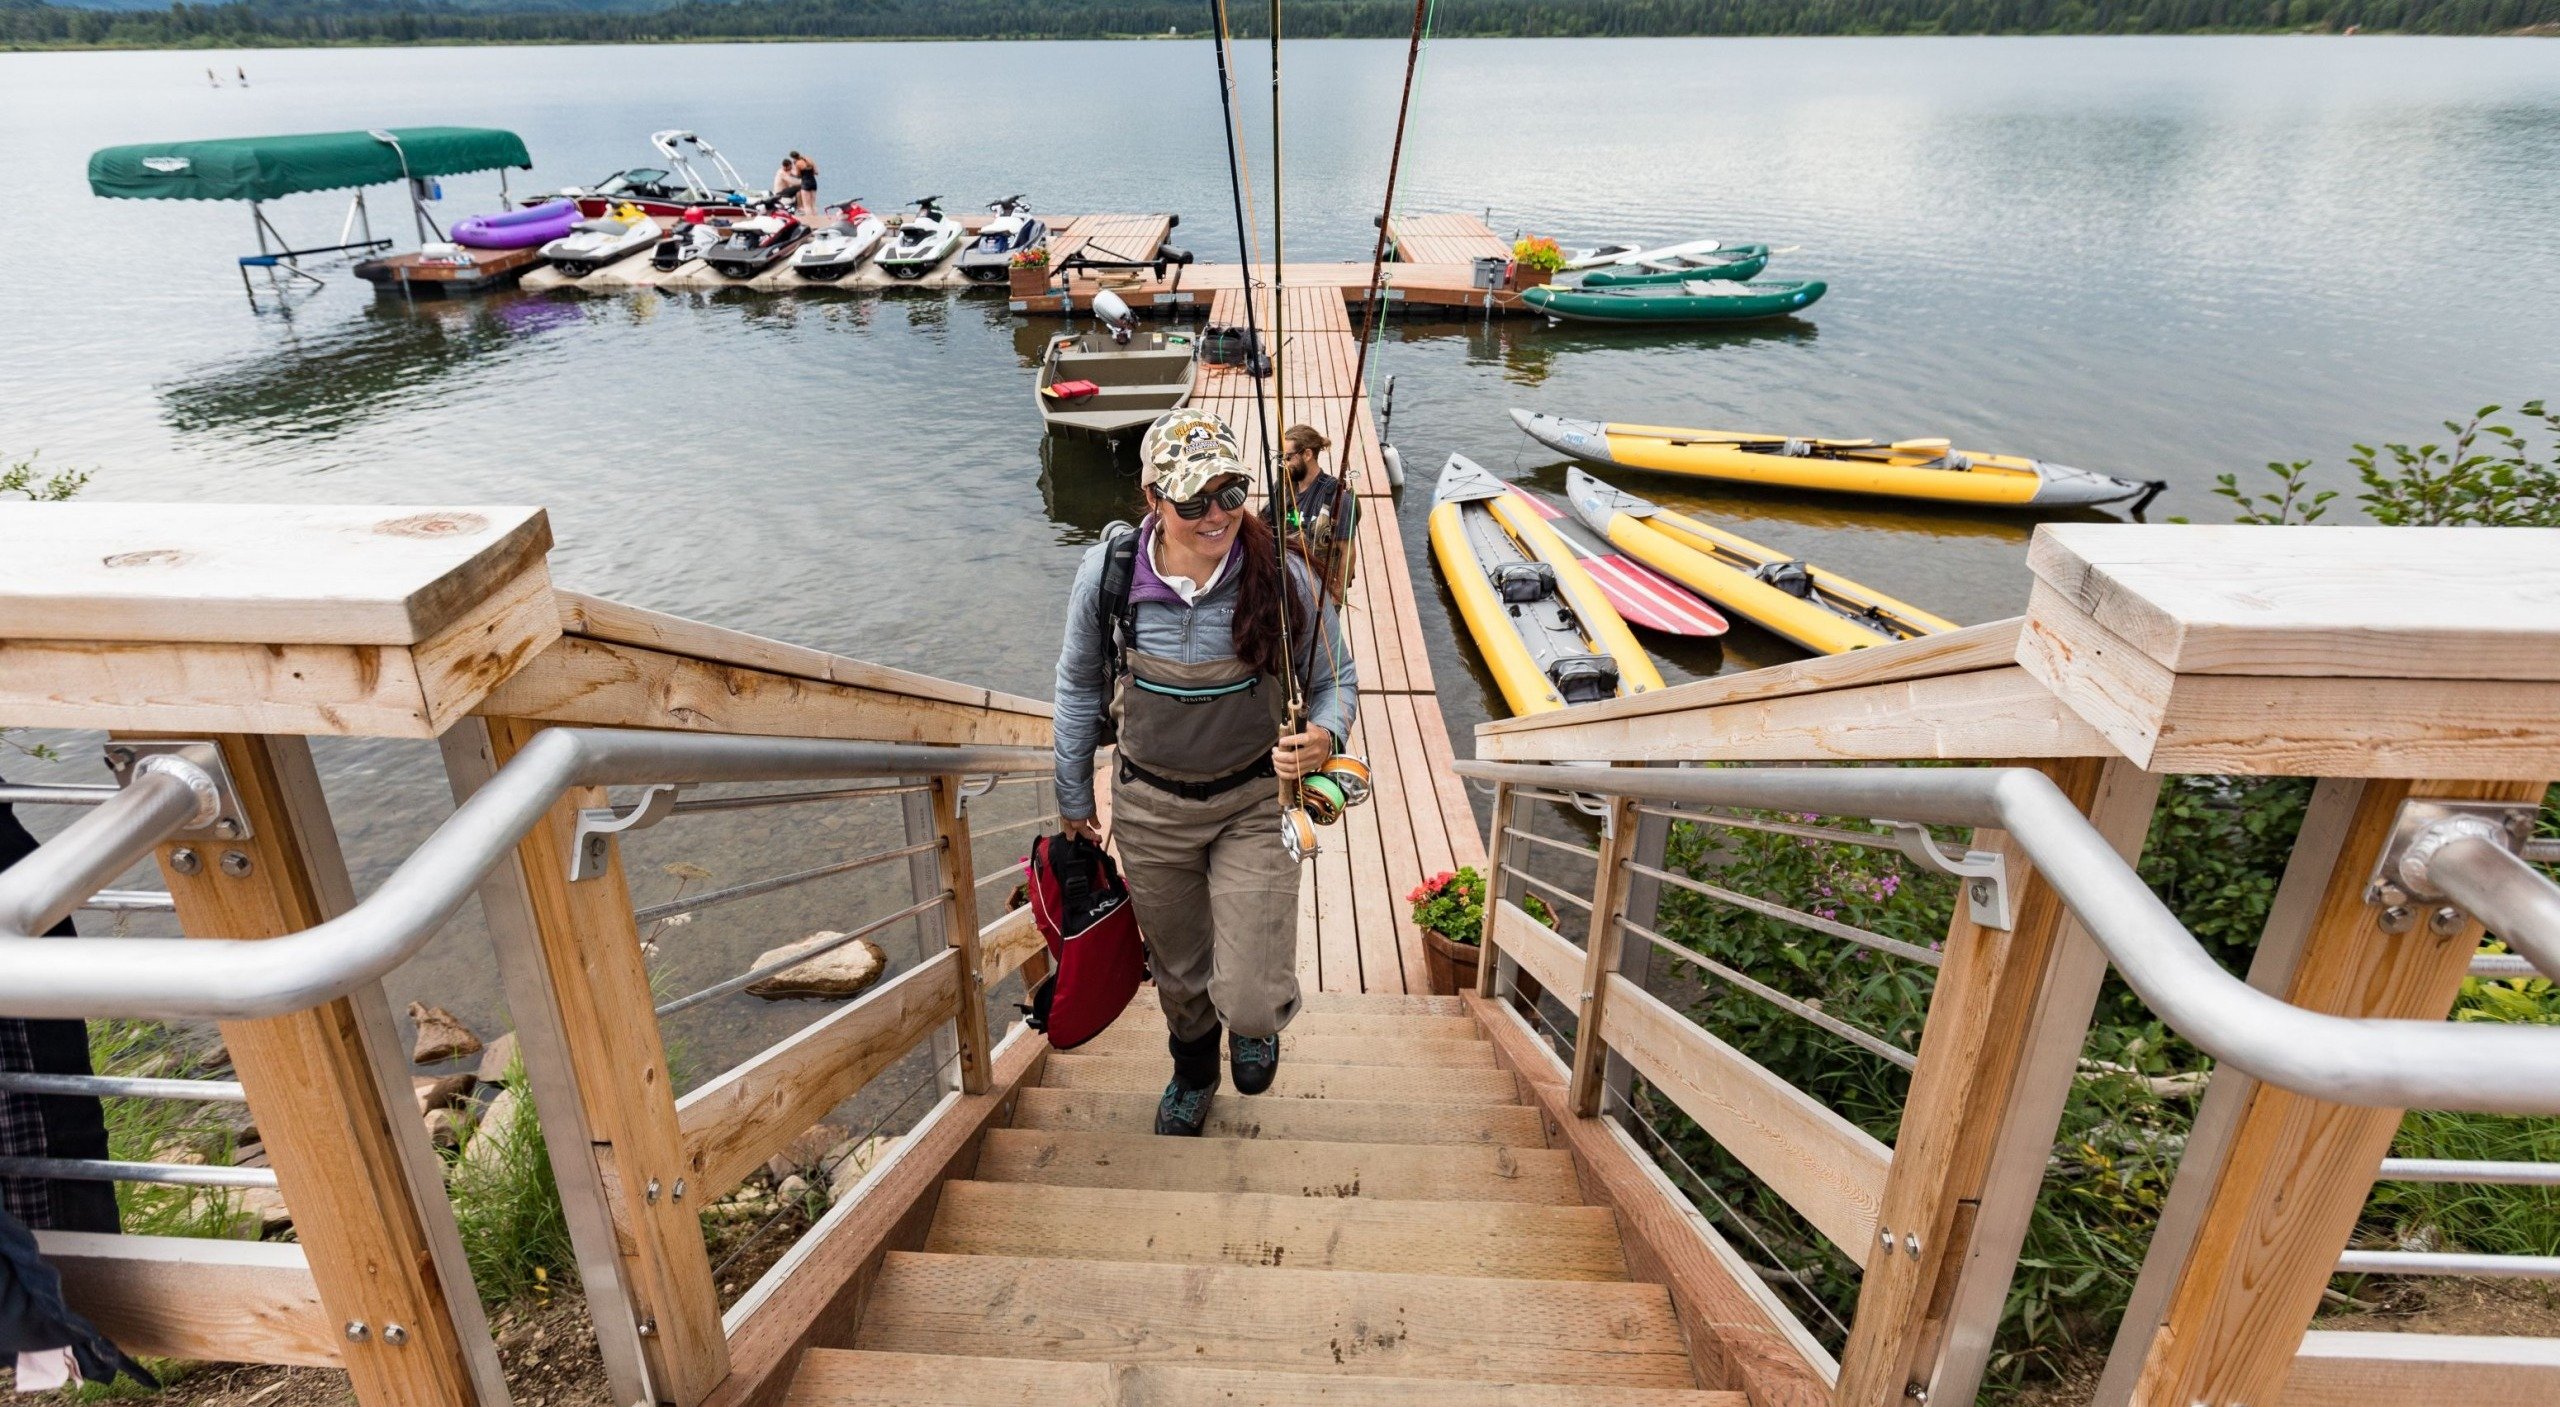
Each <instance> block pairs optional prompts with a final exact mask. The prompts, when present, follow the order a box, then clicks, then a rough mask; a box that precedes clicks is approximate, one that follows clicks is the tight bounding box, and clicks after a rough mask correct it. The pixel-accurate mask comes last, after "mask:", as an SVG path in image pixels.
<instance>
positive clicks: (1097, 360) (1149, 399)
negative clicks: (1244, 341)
mask: <svg viewBox="0 0 2560 1407" xmlns="http://www.w3.org/2000/svg"><path fill="white" fill-rule="evenodd" d="M1093 316H1094V318H1095V321H1096V325H1095V326H1094V327H1093V328H1092V329H1091V330H1089V331H1086V332H1078V333H1062V334H1060V335H1058V336H1056V337H1052V338H1050V339H1049V349H1048V350H1047V351H1046V352H1044V353H1042V354H1041V357H1040V374H1039V377H1038V380H1037V382H1036V390H1035V394H1034V398H1035V399H1036V400H1038V401H1039V402H1040V421H1041V423H1042V424H1043V425H1046V426H1047V427H1048V428H1049V429H1050V430H1051V431H1053V432H1060V431H1063V432H1067V433H1072V434H1079V435H1091V436H1094V437H1097V438H1100V439H1104V440H1113V439H1118V438H1121V437H1124V436H1128V435H1134V434H1137V433H1138V432H1140V431H1142V430H1144V429H1146V428H1147V427H1148V426H1149V425H1152V424H1154V423H1155V420H1156V417H1157V416H1159V415H1162V414H1164V413H1165V412H1166V411H1168V410H1178V409H1180V408H1181V407H1183V406H1186V405H1189V404H1190V403H1191V388H1192V379H1193V377H1194V376H1195V375H1196V374H1197V373H1198V370H1199V362H1198V360H1197V359H1196V358H1195V356H1194V355H1193V353H1194V352H1195V350H1196V349H1197V344H1196V343H1195V342H1193V340H1192V338H1191V335H1190V334H1189V333H1187V332H1164V331H1160V330H1150V331H1146V332H1141V331H1139V330H1138V318H1137V314H1135V313H1132V312H1131V311H1129V305H1128V304H1127V303H1125V302H1122V301H1121V299H1120V295H1118V294H1116V293H1113V292H1112V291H1111V290H1110V289H1107V288H1106V289H1103V290H1101V291H1100V292H1098V293H1096V294H1094V295H1093Z"/></svg>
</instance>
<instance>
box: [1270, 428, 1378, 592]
mask: <svg viewBox="0 0 2560 1407" xmlns="http://www.w3.org/2000/svg"><path fill="white" fill-rule="evenodd" d="M1280 443H1281V445H1282V447H1283V448H1282V450H1281V455H1280V463H1281V467H1283V468H1285V469H1287V470H1288V471H1289V487H1290V489H1291V490H1292V491H1293V499H1292V502H1291V505H1290V514H1289V531H1290V533H1291V534H1292V535H1294V536H1295V537H1296V538H1297V539H1298V541H1299V542H1300V543H1301V544H1302V545H1303V546H1304V547H1305V548H1306V553H1307V560H1308V561H1309V562H1311V563H1313V564H1314V565H1315V569H1316V576H1317V578H1318V579H1319V580H1321V581H1323V582H1324V583H1325V585H1326V586H1327V587H1329V588H1331V589H1332V590H1333V591H1335V592H1336V593H1340V592H1343V591H1347V590H1349V589H1350V586H1351V574H1352V573H1353V572H1354V571H1356V570H1358V561H1357V554H1358V552H1359V541H1358V539H1357V537H1356V536H1355V534H1357V533H1358V532H1359V530H1360V500H1359V498H1358V497H1357V496H1355V495H1354V494H1353V493H1352V492H1351V486H1350V485H1349V484H1346V483H1344V482H1343V481H1342V480H1340V479H1338V478H1335V477H1334V476H1333V475H1331V474H1328V473H1326V472H1325V469H1324V452H1325V451H1326V450H1328V449H1331V448H1333V441H1331V440H1328V439H1326V438H1325V437H1324V432H1323V431H1321V430H1318V429H1317V428H1316V427H1314V426H1313V425H1306V424H1298V425H1292V426H1290V427H1289V428H1288V429H1287V430H1285V431H1282V432H1281V435H1280Z"/></svg>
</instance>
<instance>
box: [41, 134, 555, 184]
mask: <svg viewBox="0 0 2560 1407" xmlns="http://www.w3.org/2000/svg"><path fill="white" fill-rule="evenodd" d="M389 135H390V136H391V137H393V138H394V139H395V140H396V141H397V142H398V146H397V147H396V148H395V147H394V145H393V144H392V143H391V142H386V141H383V140H382V139H381V138H379V137H376V136H374V135H373V134H372V133H370V132H307V133H304V134H302V135H300V136H292V137H231V138H225V139H223V140H220V141H211V142H146V143H143V144H141V145H139V146H127V147H106V148H104V149H102V150H100V151H98V152H96V153H94V154H92V155H91V156H90V158H89V189H90V190H92V191H94V192H96V193H97V194H99V195H102V196H109V197H114V198H119V199H125V200H274V199H276V198H277V197H279V196H287V195H296V194H300V193H301V192H304V191H331V190H345V189H347V188H349V187H352V186H379V185H387V184H389V183H391V182H394V181H399V180H402V179H404V178H406V177H411V176H457V175H461V174H462V173H464V172H467V171H493V170H496V169H498V168H500V167H505V166H518V167H523V168H525V169H526V170H531V169H532V167H533V158H532V157H531V156H530V155H528V154H527V153H526V151H525V149H524V139H523V138H522V137H519V136H517V135H516V134H515V133H513V132H508V131H503V130H501V129H499V128H495V127H394V128H391V129H389Z"/></svg>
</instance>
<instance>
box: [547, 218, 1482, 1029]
mask: <svg viewBox="0 0 2560 1407" xmlns="http://www.w3.org/2000/svg"><path fill="white" fill-rule="evenodd" d="M984 218H985V217H983V216H970V217H964V223H966V224H969V225H970V226H971V227H973V228H974V227H975V226H976V225H978V224H980V223H983V221H984ZM1049 222H1050V225H1051V227H1052V229H1053V231H1054V233H1053V234H1052V235H1051V237H1050V241H1049V248H1050V255H1051V261H1052V263H1053V265H1054V264H1057V263H1062V262H1064V261H1065V260H1066V259H1067V258H1068V257H1069V256H1070V255H1072V254H1075V253H1077V252H1083V253H1086V254H1088V255H1091V256H1092V257H1095V258H1105V259H1120V258H1126V259H1130V260H1133V261H1134V260H1137V259H1143V258H1146V257H1148V256H1151V255H1152V254H1153V253H1154V252H1155V250H1156V248H1157V247H1158V246H1159V245H1161V244H1163V243H1164V242H1165V240H1166V238H1167V237H1168V236H1169V235H1170V234H1171V233H1172V231H1173V228H1174V225H1175V223H1176V222H1175V219H1174V217H1173V216H1171V215H1169V214H1156V215H1127V214H1106V215H1073V216H1053V217H1049ZM1388 234H1389V238H1390V240H1391V241H1392V243H1393V245H1394V249H1395V252H1396V254H1397V258H1396V259H1395V260H1393V261H1391V262H1389V263H1388V265H1387V268H1386V272H1387V295H1386V296H1387V298H1388V299H1389V300H1390V301H1391V302H1404V303H1410V304H1414V305H1417V306H1433V307H1443V308H1451V309H1476V310H1481V309H1482V308H1483V307H1484V306H1485V299H1486V297H1487V296H1488V294H1487V293H1486V291H1485V290H1482V289H1478V288H1475V287H1474V286H1473V279H1474V265H1473V261H1474V260H1475V259H1477V258H1479V257H1483V256H1487V255H1493V254H1500V253H1503V252H1505V250H1506V246H1505V245H1504V244H1503V242H1502V241H1501V240H1500V239H1499V238H1497V237H1496V236H1495V235H1494V233H1493V232H1492V231H1491V230H1490V229H1487V228H1486V227H1485V225H1484V223H1483V222H1482V221H1480V220H1478V219H1476V218H1475V217H1474V216H1472V215H1418V216H1404V217H1399V218H1398V219H1396V220H1395V221H1393V222H1391V224H1390V225H1389V227H1388ZM1282 272H1283V273H1284V274H1285V279H1284V283H1285V285H1286V287H1285V290H1284V292H1283V293H1282V295H1281V298H1280V300H1279V302H1278V304H1277V305H1276V306H1277V310H1278V311H1279V312H1281V313H1283V314H1285V316H1282V317H1279V318H1277V319H1275V318H1274V316H1273V314H1274V311H1275V304H1274V300H1273V297H1272V291H1271V290H1270V289H1268V288H1263V289H1259V290H1256V291H1255V293H1254V295H1253V296H1254V299H1255V307H1254V318H1253V320H1254V322H1255V324H1256V325H1257V326H1259V327H1260V328H1262V329H1263V335H1264V338H1265V341H1266V343H1267V344H1268V345H1271V346H1274V347H1276V349H1277V355H1278V358H1279V373H1280V374H1279V376H1278V377H1277V378H1276V384H1275V381H1273V380H1265V381H1263V382H1261V383H1260V384H1259V385H1257V383H1256V382H1255V381H1254V380H1253V378H1252V377H1250V376H1248V375H1247V374H1246V373H1245V372H1244V370H1243V369H1242V368H1240V367H1220V366H1208V365H1203V366H1202V367H1201V368H1200V373H1199V375H1200V380H1199V389H1198V392H1197V394H1196V396H1195V403H1196V404H1198V405H1200V406H1202V407H1204V408H1206V409H1209V410H1214V411H1216V412H1218V414H1220V415H1221V416H1223V417H1225V418H1226V421H1227V423H1228V424H1230V425H1232V426H1234V427H1235V430H1236V433H1237V434H1238V435H1239V436H1240V437H1241V438H1242V439H1243V441H1244V443H1245V449H1246V457H1247V459H1248V461H1252V462H1258V461H1259V460H1260V458H1261V445H1262V436H1263V434H1264V427H1265V424H1266V422H1267V424H1268V426H1269V429H1270V431H1271V432H1272V433H1274V434H1276V433H1278V432H1279V431H1281V430H1283V429H1285V428H1287V427H1288V426H1290V425H1293V424H1297V423H1299V422H1305V423H1307V424H1310V425H1314V426H1315V427H1316V428H1318V429H1319V430H1321V431H1323V432H1324V435H1325V437H1326V438H1327V439H1330V440H1331V441H1333V444H1334V448H1333V450H1332V451H1331V453H1330V456H1329V466H1328V467H1330V468H1332V469H1334V470H1335V472H1337V473H1341V474H1343V475H1344V476H1345V477H1346V478H1348V479H1349V480H1351V481H1352V482H1353V483H1354V484H1355V485H1356V486H1357V488H1358V491H1359V494H1360V503H1361V517H1362V522H1361V525H1360V553H1359V563H1360V567H1359V572H1358V576H1357V579H1356V580H1355V581H1354V582H1353V583H1352V587H1351V592H1350V597H1349V601H1348V603H1347V604H1348V609H1347V610H1346V611H1344V613H1343V616H1342V620H1343V626H1344V630H1345V632H1346V633H1347V634H1348V636H1349V644H1350V647H1351V657H1352V659H1353V661H1354V662H1355V664H1356V665H1357V666H1358V668H1359V672H1360V696H1361V707H1360V722H1359V724H1358V726H1357V727H1356V728H1355V730H1354V732H1353V735H1352V737H1351V739H1350V741H1349V750H1350V751H1352V752H1354V753H1357V754H1359V755H1361V756H1363V757H1366V758H1367V759H1368V760H1369V765H1370V767H1371V768H1372V769H1373V770H1374V771H1375V773H1376V778H1377V789H1376V794H1375V796H1374V797H1373V798H1372V799H1371V801H1370V803H1369V804H1368V805H1367V806H1363V807H1355V808H1353V809H1352V810H1351V811H1350V812H1349V813H1348V814H1347V815H1346V816H1345V817H1344V818H1343V819H1342V821H1341V822H1340V823H1339V824H1337V825H1335V826H1333V827H1330V828H1328V829H1327V830H1325V831H1324V833H1323V837H1324V851H1323V853H1322V854H1321V855H1320V856H1318V858H1317V859H1316V861H1315V863H1314V864H1313V865H1311V866H1310V867H1309V868H1308V871H1307V876H1308V879H1309V880H1310V882H1309V883H1307V884H1306V885H1304V886H1303V888H1302V889H1301V892H1300V902H1299V911H1300V940H1299V957H1298V970H1299V975H1300V978H1301V980H1302V981H1303V982H1304V983H1305V984H1306V986H1307V987H1308V988H1309V989H1310V990H1317V991H1326V992H1387V993H1421V992H1427V991H1429V990H1430V989H1431V984H1430V979H1429V976H1428V974H1427V969H1426V965H1425V959H1424V947H1423V939H1422V935H1421V933H1420V931H1419V930H1417V929H1415V928H1414V927H1413V925H1412V923H1411V922H1410V921H1409V920H1408V918H1407V914H1408V912H1409V910H1410V905H1409V904H1407V903H1406V901H1405V897H1404V896H1405V895H1406V894H1407V893H1408V892H1410V891H1411V890H1412V889H1413V887H1414V886H1415V885H1417V884H1419V883H1421V882H1422V881H1423V880H1425V879H1428V878H1429V877H1431V876H1432V875H1435V874H1438V873H1440V872H1441V871H1443V870H1449V869H1455V868H1457V867H1459V866H1462V865H1474V866H1477V867H1478V868H1481V867H1482V865H1483V862H1484V842H1483V837H1482V833H1481V831H1480V830H1479V828H1478V826H1477V823H1476V819H1475V813H1474V811H1473V809H1472V808H1471V807H1470V806H1469V804H1468V801H1467V796H1466V790H1465V785H1464V784H1463V783H1462V782H1460V781H1459V779H1458V778H1457V776H1456V774H1455V773H1454V772H1452V771H1451V770H1450V768H1451V764H1452V761H1453V758H1454V749H1453V748H1452V746H1451V744H1450V740H1449V733H1448V729H1447V727H1446V725H1445V724H1444V723H1443V722H1442V721H1441V714H1440V698H1439V692H1438V685H1437V684H1436V683H1435V682H1434V681H1433V679H1432V676H1431V665H1430V660H1429V655H1428V653H1427V652H1426V650H1425V648H1424V644H1423V631H1422V614H1421V610H1420V606H1419V598H1418V594H1417V592H1418V588H1417V584H1416V583H1415V582H1414V580H1413V578H1412V574H1411V573H1410V572H1409V571H1408V570H1407V567H1406V563H1405V553H1404V537H1403V530H1402V526H1401V524H1400V522H1399V521H1398V518H1397V505H1396V500H1395V498H1394V496H1393V495H1392V493H1391V492H1390V490H1389V487H1388V484H1387V476H1386V472H1385V468H1384V463H1383V459H1382V454H1381V446H1380V443H1379V439H1378V427H1377V422H1376V418H1375V417H1374V415H1373V414H1372V413H1371V407H1370V404H1369V399H1368V397H1367V396H1366V395H1363V394H1361V393H1360V388H1359V386H1358V385H1357V383H1356V372H1357V367H1358V360H1359V352H1360V346H1359V333H1358V329H1357V322H1358V306H1357V305H1358V304H1359V303H1360V302H1361V301H1362V300H1363V299H1365V297H1366V294H1367V290H1368V283H1369V265H1368V262H1367V261H1366V260H1359V261H1343V262H1338V263H1310V264H1291V265H1289V266H1287V268H1286V269H1285V270H1283V271H1282ZM1058 283H1059V291H1058V292H1056V293H1053V294H1051V295H1050V296H1048V297H1046V298H1033V299H1015V300H1013V308H1014V310H1015V311H1017V312H1022V313H1027V314H1042V313H1048V314H1054V313H1058V312H1060V311H1062V310H1064V309H1066V308H1068V307H1074V308H1078V309H1082V308H1086V307H1090V306H1091V304H1092V301H1093V295H1094V294H1095V293H1096V292H1097V291H1099V290H1100V289H1102V288H1105V287H1110V288H1113V289H1114V290H1115V291H1118V292H1119V293H1120V295H1121V296H1122V297H1123V298H1124V299H1126V300H1127V301H1128V302H1129V303H1130V304H1131V305H1132V306H1133V307H1138V308H1142V309H1146V308H1152V309H1156V310H1159V311H1164V312H1171V313H1178V314H1183V315H1189V316H1201V315H1205V316H1206V317H1207V318H1208V319H1209V320H1210V321H1212V322H1216V323H1224V324H1231V325H1237V326H1241V325H1242V324H1243V323H1244V322H1245V298H1246V288H1245V283H1246V280H1245V278H1244V271H1243V270H1242V269H1241V268H1240V267H1239V266H1237V265H1234V264H1193V265H1190V266H1187V267H1184V266H1177V267H1174V268H1171V269H1168V270H1167V271H1166V273H1165V276H1164V277H1163V278H1161V279H1159V278H1157V277H1156V276H1155V275H1154V274H1153V273H1152V272H1151V271H1144V270H1138V271H1129V272H1125V273H1123V272H1093V273H1083V272H1078V273H1071V274H1069V275H1064V276H1062V277H1061V278H1060V280H1059V281H1058ZM524 286H525V287H526V288H527V289H529V290H537V291H538V290H543V289H557V288H568V287H576V288H582V289H590V290H597V291H631V290H635V289H642V288H663V289H671V290H672V289H707V288H737V289H744V290H748V291H754V292H767V293H785V292H795V291H811V290H817V289H828V288H836V289H876V288H881V287H891V286H904V287H916V288H955V287H978V286H981V285H971V284H967V283H965V282H964V281H963V280H962V279H961V278H960V276H959V274H958V272H957V271H956V270H955V269H953V268H952V267H951V266H949V265H945V266H944V267H943V268H941V269H937V270H935V271H934V272H933V273H932V274H930V275H928V276H927V277H925V278H923V279H920V280H915V281H913V282H910V283H903V284H902V283H901V282H900V281H899V280H894V279H891V278H890V277H889V276H888V275H886V274H884V273H882V272H880V271H879V269H878V268H876V267H873V266H869V265H866V266H864V267H863V268H861V269H859V270H857V271H855V273H854V274H852V275H850V276H848V277H847V278H845V279H844V280H842V281H840V282H836V283H818V282H813V281H811V280H807V279H803V278H801V277H800V276H799V275H798V274H797V273H794V272H792V271H791V270H789V269H787V268H786V269H779V270H775V271H773V272H771V273H767V274H764V275H761V276H759V277H757V278H754V279H747V280H735V279H728V278H724V277H722V276H720V275H719V274H716V273H713V272H711V271H709V270H708V269H705V268H703V267H702V266H701V265H700V264H699V263H695V264H691V265H687V266H684V267H681V268H678V269H675V270H672V271H664V272H662V271H660V270H657V269H654V268H652V267H650V264H649V260H648V257H647V255H646V254H641V255H636V256H634V257H632V258H630V259H626V260H624V261H622V262H621V263H619V264H615V265H612V266H610V267H608V268H604V269H599V270H597V271H596V272H595V273H592V274H589V275H588V276H587V277H586V278H584V279H582V280H575V281H572V280H569V279H566V278H564V277H562V276H561V275H560V274H559V273H558V271H557V270H552V269H544V270H540V271H538V272H536V273H535V274H533V275H531V276H529V277H528V278H526V280H525V282H524ZM1490 296H1491V297H1492V298H1493V299H1494V300H1495V301H1494V307H1495V309H1496V310H1497V311H1509V310H1512V309H1514V308H1516V306H1517V300H1516V299H1514V298H1513V297H1512V296H1511V295H1510V294H1508V293H1494V294H1491V295H1490ZM1275 334H1276V335H1275ZM1278 394H1285V397H1286V399H1285V400H1279V399H1275V395H1278Z"/></svg>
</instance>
